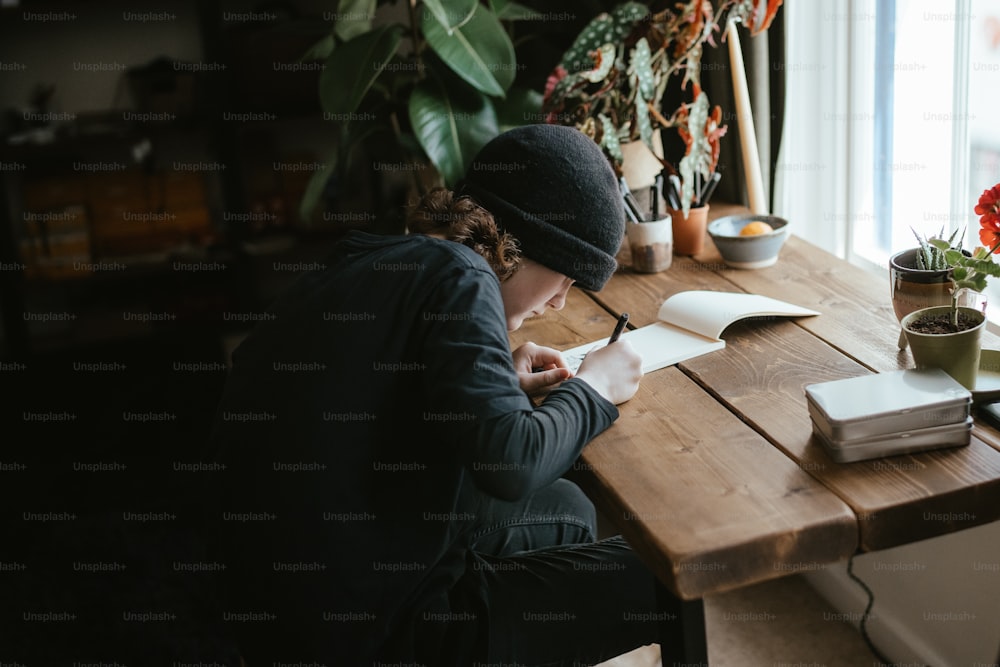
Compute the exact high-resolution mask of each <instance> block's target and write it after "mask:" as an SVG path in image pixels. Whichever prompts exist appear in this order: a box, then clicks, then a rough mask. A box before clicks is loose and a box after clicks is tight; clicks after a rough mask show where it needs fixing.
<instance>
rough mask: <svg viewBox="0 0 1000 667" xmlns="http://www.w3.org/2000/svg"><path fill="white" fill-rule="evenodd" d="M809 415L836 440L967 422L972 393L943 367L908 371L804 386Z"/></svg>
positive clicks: (816, 424) (829, 438)
mask: <svg viewBox="0 0 1000 667" xmlns="http://www.w3.org/2000/svg"><path fill="white" fill-rule="evenodd" d="M805 394H806V399H807V403H808V404H809V416H810V417H811V418H812V420H813V423H814V424H815V426H816V427H817V429H818V430H819V432H820V433H822V434H823V435H824V436H825V437H826V438H827V440H830V441H832V442H837V441H845V440H856V439H858V438H870V437H873V436H879V435H888V434H894V433H900V432H910V431H917V430H921V429H926V428H933V427H938V426H942V425H947V424H962V423H963V422H965V421H966V419H967V418H968V417H969V413H970V410H971V405H972V392H970V391H969V390H968V389H966V388H965V387H963V386H962V385H961V384H959V383H958V382H957V381H955V380H954V379H953V378H952V377H951V376H950V375H948V374H947V373H945V372H944V371H942V370H940V369H937V368H932V369H922V370H916V369H907V370H901V371H890V372H887V373H873V374H871V375H862V376H859V377H853V378H846V379H843V380H833V381H830V382H819V383H816V384H811V385H807V386H806V387H805Z"/></svg>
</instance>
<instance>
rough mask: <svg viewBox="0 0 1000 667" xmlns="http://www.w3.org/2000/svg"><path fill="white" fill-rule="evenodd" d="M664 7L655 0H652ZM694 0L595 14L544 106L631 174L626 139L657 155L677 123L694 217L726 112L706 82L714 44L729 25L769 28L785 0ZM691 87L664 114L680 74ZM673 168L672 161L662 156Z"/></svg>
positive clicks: (684, 199)
mask: <svg viewBox="0 0 1000 667" xmlns="http://www.w3.org/2000/svg"><path fill="white" fill-rule="evenodd" d="M651 4H654V3H651ZM764 4H765V3H764V2H754V1H753V0H711V1H710V0H686V1H683V2H675V3H672V4H670V5H669V6H668V7H666V8H664V9H658V10H653V9H651V8H650V7H649V6H647V5H644V4H641V3H638V2H625V3H623V4H620V5H618V6H617V7H615V8H614V10H613V11H611V12H610V13H604V14H600V15H599V16H597V17H596V18H594V19H593V20H592V21H591V22H590V23H589V24H588V25H587V26H586V27H585V28H584V29H583V31H582V32H581V33H580V34H579V35H578V36H577V38H576V40H575V41H574V42H573V44H572V45H571V46H570V48H569V49H568V50H567V51H566V52H565V53H564V54H563V57H562V59H561V61H560V63H559V64H558V65H557V66H556V67H555V69H554V71H553V72H552V74H551V75H550V77H549V80H548V82H547V84H546V88H545V93H544V96H543V100H542V111H543V112H544V113H545V114H546V120H547V122H550V123H559V124H563V125H574V126H576V127H577V128H578V129H580V130H581V131H582V132H584V133H585V134H587V135H588V136H590V137H591V138H593V139H594V141H596V142H597V143H598V144H599V145H600V146H601V147H602V148H603V149H604V151H605V153H606V155H607V156H608V158H609V159H610V160H611V163H612V165H613V166H614V167H615V169H616V171H618V173H619V175H620V174H621V168H622V162H623V159H624V158H623V155H622V150H621V147H622V144H624V143H626V142H634V141H641V142H642V143H643V144H645V145H646V146H647V147H648V148H649V149H650V151H653V152H654V154H655V152H656V150H657V149H656V146H655V145H654V131H655V130H657V129H661V128H673V129H675V130H676V131H677V132H678V134H679V135H680V136H681V138H682V139H683V140H684V143H685V146H686V149H685V154H684V156H683V157H682V158H681V159H680V161H679V164H678V168H677V170H676V171H678V172H679V174H678V176H679V177H680V181H681V193H680V204H681V206H682V208H683V210H684V215H685V217H686V216H687V212H688V210H689V208H690V207H691V206H692V204H697V196H696V191H695V182H696V180H698V179H704V182H705V183H706V184H707V183H708V182H709V180H710V179H711V177H712V175H713V173H715V169H716V165H717V163H718V158H719V140H720V139H721V137H722V136H723V135H724V134H725V132H726V127H725V126H724V125H722V124H721V119H722V110H721V109H720V108H719V107H718V106H716V107H714V108H711V107H710V104H709V100H708V96H707V95H706V94H705V92H704V91H703V90H702V88H701V55H702V49H703V48H704V45H705V44H706V43H708V44H709V45H714V43H715V42H714V33H715V32H716V31H718V30H719V27H720V25H724V24H726V23H727V22H728V21H739V22H743V23H747V24H749V26H750V29H751V34H753V35H756V34H758V33H759V32H761V31H763V30H765V29H766V28H767V27H768V26H769V25H770V24H771V21H772V20H773V18H774V16H775V14H776V13H777V11H778V7H779V6H780V5H781V0H768V1H767V2H766V8H765V7H764V6H763V5H764ZM675 78H679V80H680V87H681V89H682V90H688V89H689V90H690V97H689V101H685V102H683V103H682V104H681V105H680V106H679V107H678V108H677V109H676V110H674V111H672V112H670V113H668V114H664V113H661V111H660V108H659V107H660V101H661V99H662V98H663V95H664V93H665V91H666V88H667V85H668V84H669V83H670V81H671V80H672V79H675ZM657 157H658V158H660V160H661V162H663V166H664V167H667V168H668V170H672V169H673V168H672V166H670V163H669V162H668V161H666V160H665V159H664V158H663V157H661V156H657Z"/></svg>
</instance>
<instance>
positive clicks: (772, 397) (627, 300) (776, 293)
mask: <svg viewBox="0 0 1000 667" xmlns="http://www.w3.org/2000/svg"><path fill="white" fill-rule="evenodd" d="M619 259H620V261H622V264H623V265H624V268H623V269H622V270H621V271H620V272H619V274H617V275H616V276H615V278H614V279H613V280H612V281H611V283H610V284H609V285H608V286H607V287H606V288H605V289H604V290H603V291H602V292H601V293H600V294H597V295H594V298H595V299H596V300H598V301H600V302H601V303H602V304H603V305H605V306H606V307H607V308H609V309H611V310H628V311H629V313H630V314H631V316H632V321H633V322H634V323H635V324H636V326H642V325H644V324H648V323H650V322H652V321H654V320H655V317H656V311H657V310H658V308H659V305H660V303H662V301H663V299H665V298H666V297H667V296H669V295H670V294H673V293H675V292H676V291H680V290H682V289H722V290H737V291H739V290H743V291H752V292H756V293H760V294H766V295H768V296H773V297H776V298H781V299H785V300H788V301H791V302H793V303H797V304H799V305H803V306H806V307H811V308H815V309H816V310H819V311H820V312H821V313H823V315H821V316H819V317H812V318H799V319H796V320H791V321H789V320H773V321H760V320H754V321H750V322H744V323H741V324H736V325H733V326H731V327H730V328H729V329H727V331H726V333H725V334H724V338H725V339H726V341H727V348H726V349H724V350H720V351H717V352H713V353H710V354H708V355H704V356H702V357H697V358H695V359H691V360H688V361H687V362H683V363H682V364H680V365H679V368H680V369H681V370H682V371H683V372H684V373H686V374H687V375H688V376H689V377H691V378H692V379H693V380H695V381H696V382H698V383H699V384H700V385H702V386H703V387H704V388H705V389H706V390H707V391H709V392H710V393H711V394H712V395H714V396H715V397H717V398H718V399H719V400H720V401H721V402H722V403H723V404H725V405H726V406H727V407H728V408H729V409H730V410H732V411H733V412H734V413H735V414H737V415H738V416H739V417H740V418H741V419H743V420H745V421H746V422H747V423H748V424H750V425H752V426H753V428H754V429H755V430H757V432H758V433H760V434H762V435H763V436H764V437H766V438H767V439H768V440H770V441H771V442H772V443H774V444H775V445H776V446H777V447H778V448H780V449H781V450H782V451H783V452H785V453H786V454H788V455H789V456H790V457H792V459H794V461H795V462H796V463H798V465H799V466H800V467H801V468H802V469H803V470H806V471H807V472H809V473H810V474H811V475H812V476H813V477H814V478H816V479H817V480H819V481H821V482H822V483H823V484H824V485H826V486H827V487H828V488H830V489H832V490H833V491H834V492H835V493H837V495H838V496H839V497H840V498H842V499H843V500H844V501H845V502H847V503H848V505H850V506H851V507H852V509H853V510H854V511H855V513H856V514H857V515H858V517H859V519H860V530H861V537H860V540H861V542H860V546H861V548H862V549H864V550H873V549H881V548H886V547H890V546H896V545H899V544H903V543H907V542H911V541H914V540H919V539H925V538H928V537H933V536H936V535H940V534H944V533H947V532H951V531H954V530H958V529H961V528H965V527H971V526H973V525H978V524H981V523H986V522H989V521H993V520H996V519H998V518H1000V452H997V451H996V449H995V446H996V444H997V443H998V442H1000V438H997V437H996V432H995V431H993V430H992V429H989V428H988V427H978V426H977V431H976V436H977V437H974V438H973V440H972V443H971V444H970V446H969V447H963V448H958V449H949V450H939V451H937V452H928V453H923V454H917V455H912V456H897V457H890V458H883V459H876V460H873V461H866V462H857V463H850V464H840V463H836V462H834V461H833V460H832V459H830V458H829V457H828V456H827V455H826V453H825V451H823V450H822V448H821V447H820V446H819V444H818V443H817V442H815V441H814V440H813V436H812V428H811V423H810V421H809V417H808V411H807V408H806V401H805V395H804V387H805V385H807V384H810V383H812V382H821V381H825V380H834V379H840V378H844V377H853V376H856V375H862V374H865V373H867V372H871V370H870V369H873V370H877V371H885V370H895V369H897V368H906V367H909V366H911V365H912V364H911V363H910V361H909V353H908V352H904V353H898V351H897V348H896V338H897V335H898V325H897V323H896V320H895V317H894V316H893V314H892V309H891V306H890V304H889V294H888V282H887V281H888V278H887V276H886V278H885V280H884V281H882V282H883V283H884V290H881V291H883V292H884V297H880V296H879V294H880V293H881V292H880V290H879V282H880V281H879V277H878V276H877V275H874V274H870V273H868V272H865V271H864V270H862V269H858V268H856V267H853V266H851V265H849V264H848V263H846V262H843V261H842V260H839V259H837V258H835V257H833V256H831V255H829V254H827V253H825V252H823V251H821V250H819V249H818V248H815V247H814V246H811V245H810V244H808V243H806V242H804V241H801V240H800V239H796V238H794V237H793V238H791V239H790V240H789V242H788V243H787V244H786V248H784V249H783V251H782V255H781V258H780V260H779V262H778V264H776V265H775V266H773V267H770V268H767V269H760V270H755V271H739V270H731V269H728V268H725V267H724V265H723V264H722V263H721V258H719V257H718V254H717V252H716V251H715V250H714V247H713V246H712V245H711V243H709V244H708V246H707V248H706V251H705V253H703V254H702V255H700V256H699V257H698V258H697V261H695V260H691V259H686V258H685V259H678V260H677V261H676V263H675V265H674V266H673V267H671V268H670V269H669V270H667V271H665V272H663V273H660V274H653V275H640V274H635V273H633V272H631V270H630V269H629V268H628V264H629V261H628V260H629V258H628V257H627V256H620V257H619ZM873 288H874V289H873ZM991 335H992V334H991ZM653 375H655V373H654V374H653ZM644 381H645V379H644ZM980 436H982V439H981V438H980ZM983 439H985V440H987V441H988V442H989V444H986V443H984V442H983ZM970 508H974V509H970Z"/></svg>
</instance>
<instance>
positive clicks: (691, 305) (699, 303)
mask: <svg viewBox="0 0 1000 667" xmlns="http://www.w3.org/2000/svg"><path fill="white" fill-rule="evenodd" d="M805 315H819V313H818V312H816V311H815V310H810V309H808V308H802V307H801V306H796V305H794V304H791V303H787V302H785V301H779V300H778V299H772V298H770V297H767V296H760V295H758V294H744V293H742V292H715V291H710V290H690V291H687V292H678V293H677V294H674V295H673V296H671V297H669V298H667V300H666V301H664V302H663V305H662V306H660V310H659V312H658V313H657V319H658V321H657V322H654V323H653V324H649V325H647V326H644V327H639V328H638V329H635V330H634V331H629V332H627V333H625V334H623V335H622V340H624V339H625V338H628V341H629V342H630V343H631V344H632V347H633V348H634V349H635V351H636V352H638V353H639V356H641V357H642V372H643V373H649V372H650V371H655V370H657V369H660V368H663V367H664V366H670V365H672V364H676V363H678V362H680V361H684V360H685V359H690V358H692V357H697V356H699V355H702V354H706V353H708V352H712V351H713V350H718V349H721V348H723V347H725V346H726V341H724V340H722V338H721V337H720V336H722V332H723V331H724V330H725V328H726V327H728V326H729V325H730V324H732V323H733V322H736V321H737V320H742V319H745V318H748V317H768V316H771V317H774V316H778V317H801V316H805ZM607 343H608V339H607V338H603V339H601V340H598V341H594V342H591V343H584V344H583V345H579V346H577V347H574V348H570V349H568V350H563V353H562V354H563V358H564V359H565V360H566V365H567V366H569V368H570V370H572V371H573V372H574V373H575V372H576V370H577V369H578V368H579V367H580V363H581V362H582V361H583V358H584V357H585V356H586V355H587V352H589V351H590V350H592V349H593V348H594V347H597V346H600V345H607Z"/></svg>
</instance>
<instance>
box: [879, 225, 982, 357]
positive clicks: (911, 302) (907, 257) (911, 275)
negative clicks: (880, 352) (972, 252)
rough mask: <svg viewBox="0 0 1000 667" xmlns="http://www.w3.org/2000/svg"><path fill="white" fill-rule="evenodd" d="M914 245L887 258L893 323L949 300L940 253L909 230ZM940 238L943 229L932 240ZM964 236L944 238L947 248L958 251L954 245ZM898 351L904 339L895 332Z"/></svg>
mask: <svg viewBox="0 0 1000 667" xmlns="http://www.w3.org/2000/svg"><path fill="white" fill-rule="evenodd" d="M910 231H911V232H913V236H914V238H915V239H916V240H917V245H916V246H915V247H913V248H908V249H906V250H903V251H900V252H898V253H896V254H895V255H893V256H892V257H890V258H889V279H890V280H889V285H890V297H891V300H892V308H893V311H894V312H895V313H896V319H897V320H900V321H901V320H902V319H903V318H904V317H905V316H907V315H909V314H910V313H912V312H913V311H915V310H919V309H921V308H929V307H931V306H944V305H947V304H948V303H949V302H950V300H951V290H950V287H951V278H950V273H949V269H948V264H947V262H946V261H945V253H944V251H943V250H940V249H939V248H937V247H935V246H934V245H933V244H932V243H931V242H930V239H928V238H927V237H926V236H924V235H921V234H919V233H918V232H917V231H916V230H915V229H913V228H912V227H911V228H910ZM943 235H944V228H943V227H942V228H941V230H940V231H939V232H938V234H937V236H936V238H941V237H942V236H943ZM963 236H964V233H962V234H960V233H959V232H958V230H955V231H954V232H952V234H951V236H950V237H949V238H948V246H949V247H950V248H953V249H955V250H959V251H961V252H965V251H964V250H962V247H961V241H959V243H958V244H957V245H956V243H955V241H956V239H961V238H962V237H963ZM898 342H899V349H901V350H905V349H906V346H907V340H906V335H905V334H904V333H903V331H902V329H900V332H899V341H898Z"/></svg>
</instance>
